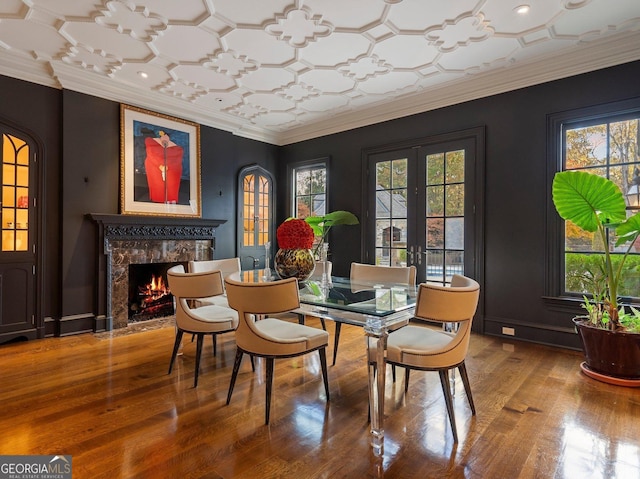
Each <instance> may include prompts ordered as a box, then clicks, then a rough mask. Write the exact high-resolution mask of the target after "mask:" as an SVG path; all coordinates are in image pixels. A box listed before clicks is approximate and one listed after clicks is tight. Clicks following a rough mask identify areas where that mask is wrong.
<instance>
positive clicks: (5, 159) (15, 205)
mask: <svg viewBox="0 0 640 479" xmlns="http://www.w3.org/2000/svg"><path fill="white" fill-rule="evenodd" d="M1 158H2V210H1V211H0V216H1V218H2V251H27V250H28V249H29V202H30V201H29V161H30V154H29V145H28V144H27V142H26V141H24V140H22V139H20V138H17V137H15V136H12V135H8V134H3V135H2V156H1Z"/></svg>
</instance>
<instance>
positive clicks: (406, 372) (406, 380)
mask: <svg viewBox="0 0 640 479" xmlns="http://www.w3.org/2000/svg"><path fill="white" fill-rule="evenodd" d="M410 372H411V369H409V368H407V367H405V368H404V393H405V394H407V391H408V390H409V373H410Z"/></svg>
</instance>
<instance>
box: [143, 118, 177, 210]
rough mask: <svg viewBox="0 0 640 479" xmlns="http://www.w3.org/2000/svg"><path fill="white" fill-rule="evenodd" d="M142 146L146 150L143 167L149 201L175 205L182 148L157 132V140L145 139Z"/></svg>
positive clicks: (162, 132) (163, 134) (162, 133)
mask: <svg viewBox="0 0 640 479" xmlns="http://www.w3.org/2000/svg"><path fill="white" fill-rule="evenodd" d="M144 144H145V147H146V149H147V157H146V159H145V160H144V167H145V169H146V171H147V183H148V184H149V197H150V199H151V201H153V202H154V203H168V204H175V203H177V202H178V192H179V191H180V178H181V177H182V155H183V150H182V147H181V146H178V145H176V144H175V143H174V142H173V141H171V138H169V135H167V134H166V133H165V132H164V131H160V132H159V136H158V138H149V137H147V138H145V139H144Z"/></svg>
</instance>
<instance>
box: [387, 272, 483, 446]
mask: <svg viewBox="0 0 640 479" xmlns="http://www.w3.org/2000/svg"><path fill="white" fill-rule="evenodd" d="M479 296H480V285H479V284H478V283H477V282H476V281H474V280H473V279H470V278H467V277H466V276H461V275H454V276H453V278H452V280H451V286H450V287H445V286H437V285H432V284H420V285H419V286H418V297H417V300H416V311H415V317H416V318H417V319H424V320H427V321H431V322H434V321H435V322H441V323H458V324H459V328H458V330H457V332H451V333H450V332H446V331H444V330H434V329H433V328H428V327H423V326H415V325H409V326H405V327H404V328H401V329H398V330H397V331H394V332H392V333H391V334H389V337H388V339H387V362H388V363H389V364H391V365H395V366H402V367H404V368H406V369H405V384H404V390H405V393H406V392H407V389H408V387H409V372H410V371H411V369H417V370H420V371H438V372H439V373H440V382H441V384H442V391H443V392H444V397H445V401H446V404H447V412H448V414H449V422H450V423H451V430H452V431H453V439H454V441H455V442H458V432H457V429H456V421H455V416H454V412H453V397H452V394H451V389H450V386H449V370H451V369H454V368H458V370H459V371H460V377H461V378H462V383H463V384H464V389H465V392H466V394H467V399H468V401H469V407H470V408H471V412H472V414H473V415H475V413H476V409H475V406H474V404H473V397H472V395H471V388H470V387H469V377H468V375H467V368H466V366H465V364H464V361H465V358H466V355H467V350H468V349H469V339H470V336H471V323H472V321H473V316H474V315H475V313H476V309H477V306H478V298H479Z"/></svg>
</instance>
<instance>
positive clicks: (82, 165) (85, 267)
mask: <svg viewBox="0 0 640 479" xmlns="http://www.w3.org/2000/svg"><path fill="white" fill-rule="evenodd" d="M63 109H64V118H63V129H62V131H63V179H62V211H63V215H62V225H63V237H64V242H63V244H62V268H61V275H62V278H61V280H62V317H63V318H64V317H68V316H73V315H92V314H96V313H97V309H98V306H97V304H96V286H95V278H96V275H97V271H96V268H97V259H96V255H97V254H98V249H97V238H96V227H95V225H94V224H93V222H92V221H90V220H88V219H87V218H86V217H85V215H86V214H87V213H117V212H118V201H119V196H118V191H119V170H120V148H119V145H120V127H119V125H120V110H119V104H118V103H114V102H111V101H108V100H103V99H100V98H96V97H93V96H89V95H84V94H81V93H76V92H73V91H69V90H65V91H64V92H63ZM101 313H104V311H101Z"/></svg>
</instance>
